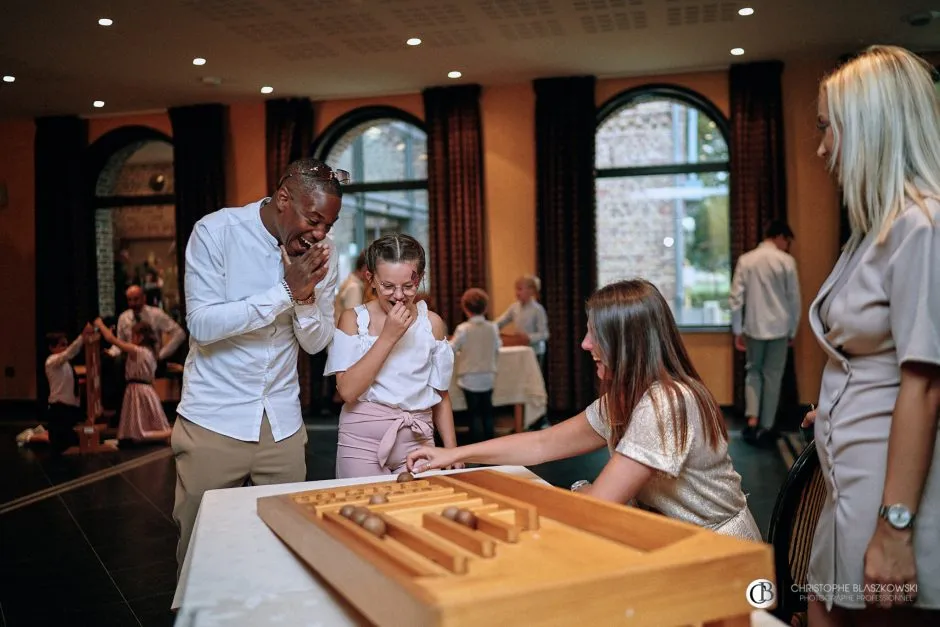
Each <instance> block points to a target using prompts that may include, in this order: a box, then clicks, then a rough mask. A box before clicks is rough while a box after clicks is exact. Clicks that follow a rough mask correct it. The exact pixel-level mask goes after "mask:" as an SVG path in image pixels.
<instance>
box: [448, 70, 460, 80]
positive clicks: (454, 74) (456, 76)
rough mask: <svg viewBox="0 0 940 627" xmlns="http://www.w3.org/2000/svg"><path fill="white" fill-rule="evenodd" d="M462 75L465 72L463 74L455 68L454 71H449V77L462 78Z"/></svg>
mask: <svg viewBox="0 0 940 627" xmlns="http://www.w3.org/2000/svg"><path fill="white" fill-rule="evenodd" d="M461 76H463V74H461V73H460V72H458V71H457V70H453V71H452V72H448V73H447V78H460V77H461Z"/></svg>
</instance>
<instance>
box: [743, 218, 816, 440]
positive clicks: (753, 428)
mask: <svg viewBox="0 0 940 627" xmlns="http://www.w3.org/2000/svg"><path fill="white" fill-rule="evenodd" d="M792 241H793V231H792V230H790V227H789V225H787V224H786V223H785V222H782V221H775V222H773V223H772V224H771V225H770V226H769V227H768V228H767V231H766V232H765V235H764V241H762V242H761V243H760V244H759V245H758V246H757V248H755V249H754V250H752V251H750V252H747V253H745V254H743V255H741V257H740V258H739V259H738V264H737V267H736V268H735V270H734V278H733V279H732V282H731V295H730V299H729V300H730V305H731V327H732V331H733V333H734V347H735V348H736V349H737V350H739V351H742V352H745V353H746V355H747V357H746V359H747V362H746V366H745V369H746V372H747V376H746V379H745V396H744V398H745V414H746V416H747V427H746V428H745V429H744V432H743V434H742V435H743V438H744V440H745V441H746V442H749V443H751V444H755V443H758V442H760V441H762V440H766V439H767V437H768V436H769V434H770V432H771V430H772V429H773V426H774V419H775V418H776V415H777V406H778V403H779V401H780V386H781V383H782V381H783V372H784V369H785V368H786V363H787V353H788V348H789V346H791V345H792V342H793V338H794V337H795V336H796V329H797V324H798V323H799V321H800V283H799V278H798V276H797V271H796V261H795V260H794V259H793V257H792V256H790V253H789V250H790V244H791V243H792Z"/></svg>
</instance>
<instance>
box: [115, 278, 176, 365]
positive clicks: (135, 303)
mask: <svg viewBox="0 0 940 627" xmlns="http://www.w3.org/2000/svg"><path fill="white" fill-rule="evenodd" d="M126 296H127V309H126V310H125V311H124V312H122V313H121V315H120V317H118V322H117V333H116V335H117V337H118V339H119V340H122V341H124V342H130V341H131V329H133V328H134V325H135V324H137V323H138V322H146V323H147V324H149V325H150V327H151V328H152V329H153V330H154V332H155V333H156V335H157V361H158V362H159V363H161V364H164V363H165V362H166V360H167V359H169V358H170V357H172V356H173V353H175V352H176V349H178V348H179V347H180V344H182V343H183V340H185V339H186V331H184V330H183V328H182V327H181V326H180V325H178V324H176V322H175V321H174V320H173V318H171V317H170V316H169V315H168V314H167V313H166V312H165V311H163V310H162V309H160V308H159V307H152V306H150V305H148V304H147V299H146V295H145V294H144V290H143V289H142V288H141V287H140V286H139V285H131V286H130V287H129V288H127V292H126ZM167 336H168V337H167ZM164 339H166V343H165V344H164V343H163V342H164ZM108 354H109V355H111V356H112V357H117V356H119V355H120V354H121V349H119V348H118V347H117V346H112V347H111V348H109V349H108Z"/></svg>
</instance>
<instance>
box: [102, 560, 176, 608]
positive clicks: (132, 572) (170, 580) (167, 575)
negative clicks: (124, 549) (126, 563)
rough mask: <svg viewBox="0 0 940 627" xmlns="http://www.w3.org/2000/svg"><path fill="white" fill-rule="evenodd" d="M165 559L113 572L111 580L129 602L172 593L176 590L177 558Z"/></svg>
mask: <svg viewBox="0 0 940 627" xmlns="http://www.w3.org/2000/svg"><path fill="white" fill-rule="evenodd" d="M164 558H165V559H163V560H162V561H159V562H153V563H151V564H143V565H136V566H131V567H130V568H122V569H118V570H111V571H110V572H111V578H112V579H114V583H115V585H117V587H118V590H120V591H121V594H123V595H124V598H125V599H127V600H128V601H133V600H135V599H141V598H145V597H150V596H153V595H155V594H168V593H172V592H173V591H174V590H176V568H177V565H176V557H175V555H173V554H168V555H165V556H164Z"/></svg>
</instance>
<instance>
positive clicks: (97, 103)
mask: <svg viewBox="0 0 940 627" xmlns="http://www.w3.org/2000/svg"><path fill="white" fill-rule="evenodd" d="M91 104H92V106H93V107H94V108H95V109H100V108H101V107H103V106H104V100H95V101H94V102H93V103H91Z"/></svg>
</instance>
